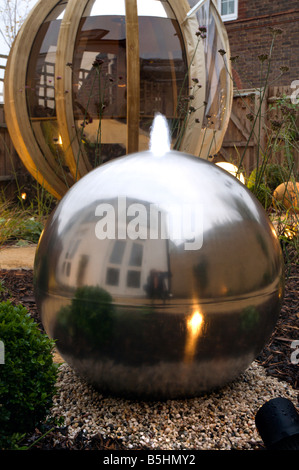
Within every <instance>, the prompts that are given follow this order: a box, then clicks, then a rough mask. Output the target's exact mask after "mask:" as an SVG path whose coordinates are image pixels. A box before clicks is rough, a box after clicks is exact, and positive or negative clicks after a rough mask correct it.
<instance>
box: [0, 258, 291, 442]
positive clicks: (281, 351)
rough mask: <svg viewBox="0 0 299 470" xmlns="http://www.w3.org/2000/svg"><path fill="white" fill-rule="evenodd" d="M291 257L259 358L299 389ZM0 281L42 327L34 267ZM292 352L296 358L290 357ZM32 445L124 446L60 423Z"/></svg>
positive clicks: (0, 274) (5, 293) (0, 273)
mask: <svg viewBox="0 0 299 470" xmlns="http://www.w3.org/2000/svg"><path fill="white" fill-rule="evenodd" d="M290 255H291V256H290ZM288 258H290V259H291V261H290V260H289V261H288V263H287V264H286V283H285V295H284V301H283V306H282V309H281V312H280V316H279V319H278V321H277V324H276V327H275V329H274V331H273V334H272V335H271V337H270V339H269V341H268V343H267V344H266V346H265V347H264V349H263V351H262V352H261V353H260V355H259V356H258V357H257V359H256V360H257V362H258V363H259V364H260V365H261V366H263V367H264V368H265V371H266V373H267V375H269V376H272V377H276V378H277V379H278V380H280V381H284V382H287V383H288V384H289V385H291V386H292V387H293V388H294V389H295V390H299V374H298V368H299V364H296V363H294V362H298V359H299V353H298V354H297V353H296V350H295V349H294V343H293V341H299V298H298V292H299V263H298V258H297V253H294V252H290V253H289V254H288ZM0 281H1V285H0V287H1V289H0V301H5V300H10V301H11V302H12V303H14V304H18V303H21V304H22V305H23V306H25V307H26V308H27V310H28V311H29V313H30V314H31V315H32V317H33V318H34V320H35V321H36V322H37V323H38V325H39V326H40V328H41V329H43V326H42V324H41V321H40V317H39V314H38V311H37V308H36V304H35V298H34V292H33V271H32V270H0ZM292 343H293V344H292ZM297 348H298V346H297ZM292 353H294V354H293V356H295V358H297V361H291V355H292ZM298 402H299V393H298ZM296 405H297V404H295V406H296ZM44 431H45V429H44V428H41V429H36V431H35V432H34V433H33V434H32V435H31V436H29V437H27V438H26V445H29V444H31V443H33V442H34V441H36V440H37V439H38V438H40V437H41V436H42V434H43V433H44ZM33 449H35V450H47V449H49V450H50V449H51V450H52V449H56V450H60V449H70V450H122V449H124V447H123V446H122V443H121V441H120V440H117V439H106V440H105V439H103V437H102V436H100V435H97V436H95V437H94V438H93V439H92V440H91V441H88V442H87V440H86V439H85V438H84V436H82V435H78V436H77V438H76V440H75V441H70V440H69V439H68V436H67V429H65V435H64V428H63V427H62V428H61V427H60V428H57V429H54V430H53V431H51V432H49V433H48V434H47V436H46V437H44V438H43V439H41V440H40V441H39V442H37V443H36V444H35V445H34V447H33Z"/></svg>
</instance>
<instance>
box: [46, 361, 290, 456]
mask: <svg viewBox="0 0 299 470" xmlns="http://www.w3.org/2000/svg"><path fill="white" fill-rule="evenodd" d="M278 396H281V397H285V398H288V399H289V400H291V401H292V402H293V404H294V405H295V406H297V403H298V401H297V400H298V397H297V396H298V391H295V390H294V389H293V388H292V387H291V386H290V385H289V384H287V383H285V382H281V381H278V380H277V379H276V378H273V377H269V376H267V375H266V372H265V370H264V369H263V368H262V367H261V366H260V365H258V364H257V363H256V362H253V363H252V364H251V365H250V367H249V368H248V369H247V370H246V371H245V372H244V373H243V374H241V375H240V377H239V378H238V379H237V380H235V381H234V382H232V383H230V384H228V385H226V386H225V387H223V388H222V389H220V390H217V391H214V392H211V393H208V394H205V395H202V396H200V397H196V398H188V399H180V400H166V401H163V402H162V401H150V402H143V401H135V400H126V399H122V398H116V397H109V396H104V395H102V394H101V393H100V392H98V391H97V390H95V389H94V388H93V387H92V386H90V385H89V384H87V383H86V382H85V381H84V380H83V379H82V378H81V377H79V376H77V374H76V373H75V372H74V371H73V369H71V368H70V366H68V364H67V363H63V364H61V365H60V367H59V376H58V381H57V394H56V395H55V396H54V403H53V407H52V410H51V416H53V417H56V418H60V417H61V416H63V417H64V425H67V426H68V435H69V438H71V439H75V438H76V436H77V435H78V433H79V432H81V433H82V432H83V433H84V436H85V437H86V438H87V439H91V438H92V437H93V436H95V435H98V434H100V435H102V436H103V437H104V438H108V437H110V438H113V439H115V438H117V439H121V441H122V444H123V445H124V446H125V447H126V448H127V449H128V450H129V449H131V450H132V449H137V448H140V447H142V448H147V449H149V450H211V449H212V450H254V449H255V448H257V447H258V446H260V445H263V442H262V440H261V438H260V436H259V434H258V432H257V429H256V426H255V415H256V413H257V411H258V409H259V408H260V407H261V406H262V405H263V404H264V403H265V402H266V401H268V400H270V399H272V398H276V397H278Z"/></svg>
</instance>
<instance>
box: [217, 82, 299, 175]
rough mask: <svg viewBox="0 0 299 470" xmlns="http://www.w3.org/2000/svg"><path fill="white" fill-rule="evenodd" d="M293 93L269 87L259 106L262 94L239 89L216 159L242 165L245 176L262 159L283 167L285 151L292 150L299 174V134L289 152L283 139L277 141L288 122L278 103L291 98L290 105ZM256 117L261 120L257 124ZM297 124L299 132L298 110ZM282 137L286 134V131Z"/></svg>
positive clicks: (285, 89) (296, 170)
mask: <svg viewBox="0 0 299 470" xmlns="http://www.w3.org/2000/svg"><path fill="white" fill-rule="evenodd" d="M292 92H293V90H292V89H291V88H290V87H279V86H276V87H271V88H268V89H267V90H265V96H264V99H263V100H262V104H261V105H260V103H261V99H260V92H258V91H256V90H236V91H235V93H234V99H233V106H232V113H231V116H230V122H229V125H228V129H227V131H226V134H225V137H224V140H223V144H222V148H221V150H220V155H218V156H217V157H216V160H221V159H224V160H226V161H229V162H232V163H235V164H237V165H239V163H240V162H241V164H242V167H243V168H244V170H245V173H246V175H247V176H249V174H250V173H251V171H252V170H253V169H254V168H255V167H256V166H257V164H258V163H259V164H260V163H261V161H262V159H263V158H266V159H267V162H269V163H270V162H271V163H279V164H282V163H283V162H285V161H286V158H287V154H286V152H287V151H290V152H291V154H292V158H293V159H294V170H295V172H298V169H299V152H298V148H299V135H298V134H297V136H296V138H297V141H294V142H293V143H295V145H294V146H291V148H290V149H286V146H285V142H284V141H283V139H281V138H280V139H277V135H278V127H279V126H280V125H281V124H282V122H283V120H284V119H286V111H285V109H284V108H282V109H280V110H278V109H277V103H278V101H277V100H279V99H281V98H282V97H284V96H286V97H289V100H288V102H289V103H290V104H291V103H292V101H291V99H290V97H291V95H292ZM256 115H259V116H260V117H259V118H258V119H257V120H256V122H255V116H256ZM295 121H296V125H297V129H298V128H299V114H298V107H297V114H296V116H295ZM275 126H276V128H275ZM277 126H278V127H277ZM280 134H283V131H281V133H280Z"/></svg>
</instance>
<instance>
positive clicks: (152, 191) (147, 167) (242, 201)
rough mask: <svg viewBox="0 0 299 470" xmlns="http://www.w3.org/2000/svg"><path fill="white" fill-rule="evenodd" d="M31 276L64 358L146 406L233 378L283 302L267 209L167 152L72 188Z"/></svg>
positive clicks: (100, 172)
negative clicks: (139, 400)
mask: <svg viewBox="0 0 299 470" xmlns="http://www.w3.org/2000/svg"><path fill="white" fill-rule="evenodd" d="M158 134H159V130H158ZM159 149H160V150H159ZM34 274H35V276H34V277H35V292H36V300H37V305H38V308H39V311H40V314H41V318H42V321H43V324H44V327H45V329H46V331H47V333H48V334H49V336H50V337H52V338H54V339H55V340H56V341H57V343H56V345H57V348H58V351H59V352H60V354H61V355H62V357H63V358H64V359H65V360H66V361H67V362H68V363H69V364H70V366H71V367H73V368H74V369H75V370H76V371H77V372H78V373H79V374H80V375H81V376H82V377H84V378H85V379H86V380H87V381H88V382H89V383H91V384H93V385H95V386H96V387H97V388H99V389H100V390H101V391H102V392H104V393H110V394H114V395H118V396H127V397H132V398H141V399H147V398H149V399H165V398H166V399H167V398H180V397H190V396H196V395H199V394H201V393H203V392H207V391H210V390H212V389H214V388H215V387H221V386H223V385H224V384H226V383H227V382H228V381H231V380H232V379H234V378H236V377H237V376H238V375H239V374H240V373H242V372H243V371H244V370H245V369H246V368H247V367H248V366H249V365H250V363H251V362H252V361H253V360H254V359H255V358H256V356H257V355H258V354H259V352H260V351H261V349H262V348H263V347H264V345H265V343H266V342H267V340H268V338H269V337H270V335H271V333H272V331H273V329H274V326H275V323H276V321H277V317H278V314H279V311H280V307H281V302H282V298H283V282H284V281H283V262H282V255H281V249H280V244H279V241H278V239H277V237H276V234H275V231H274V228H273V226H272V225H271V223H270V221H269V219H268V217H267V215H266V213H265V211H264V209H263V208H262V206H261V205H260V203H259V202H258V201H257V200H256V199H255V198H254V196H253V195H252V194H251V193H250V191H249V190H248V189H247V188H246V187H245V186H244V185H243V184H242V183H241V182H240V181H238V180H237V178H235V177H234V176H232V175H230V174H229V173H227V172H226V171H225V170H223V169H221V168H219V167H217V166H216V165H214V164H213V163H210V162H207V161H205V160H202V159H198V158H196V157H193V156H191V155H187V154H182V153H179V152H176V151H171V150H170V148H168V147H167V148H166V149H164V150H163V151H161V147H160V146H159V145H157V142H153V144H152V146H151V148H150V150H149V151H144V152H141V153H136V154H131V155H129V156H125V157H121V158H119V159H117V160H114V161H112V162H110V163H106V164H104V165H102V166H101V167H99V168H97V169H95V170H93V171H92V172H90V173H89V174H87V175H86V176H84V177H83V178H82V179H81V180H80V181H78V182H77V183H76V184H75V185H74V186H73V187H72V188H71V189H70V190H69V191H68V193H67V194H66V195H65V196H64V198H63V199H62V200H61V202H60V203H59V205H58V206H57V208H56V210H55V211H54V213H53V214H52V215H51V218H50V220H49V221H48V224H47V226H46V228H45V230H44V232H43V234H42V236H41V239H40V242H39V245H38V248H37V252H36V258H35V273H34Z"/></svg>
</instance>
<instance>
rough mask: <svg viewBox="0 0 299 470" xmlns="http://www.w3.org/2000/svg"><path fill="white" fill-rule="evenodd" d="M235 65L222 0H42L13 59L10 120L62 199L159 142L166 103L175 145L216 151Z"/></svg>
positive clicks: (38, 171) (38, 174) (33, 166)
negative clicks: (85, 179)
mask: <svg viewBox="0 0 299 470" xmlns="http://www.w3.org/2000/svg"><path fill="white" fill-rule="evenodd" d="M219 50H220V51H221V50H222V51H225V54H224V53H222V54H221V53H219ZM230 72H231V70H230V61H229V44H228V39H227V34H226V30H225V28H224V25H223V23H222V21H221V18H220V16H219V13H218V11H217V8H216V6H215V3H214V0H200V1H198V2H195V1H194V0H161V1H160V0H111V1H110V2H104V1H103V0H68V1H63V0H61V1H59V2H58V1H57V0H48V1H47V2H45V0H39V2H38V3H37V4H36V6H35V7H34V8H33V10H32V11H31V13H30V15H29V16H28V18H27V20H26V21H25V23H24V24H23V26H22V28H21V30H20V32H19V34H18V36H17V38H16V40H15V43H14V45H13V47H12V49H11V53H10V56H9V60H8V66H7V69H6V74H5V114H6V120H7V125H8V130H9V132H10V135H11V138H12V140H13V143H14V146H15V148H16V150H17V152H18V154H19V156H20V158H21V159H22V161H23V163H24V164H25V166H26V168H27V169H28V171H29V172H30V173H31V174H32V175H33V176H34V177H35V178H36V179H37V180H38V182H39V183H40V184H42V185H44V187H45V188H46V189H47V190H48V191H49V192H50V193H52V194H53V195H54V196H55V197H56V198H57V199H60V198H61V197H62V196H63V195H64V194H65V193H66V191H67V190H68V188H69V187H70V186H72V185H73V184H74V183H75V182H76V181H77V180H78V179H80V178H81V177H82V176H84V175H85V174H86V173H88V172H89V171H91V170H92V169H93V168H95V167H97V166H98V165H100V164H101V163H103V162H106V161H109V160H111V159H114V158H118V157H120V156H122V155H125V154H130V153H134V152H138V151H143V150H146V149H148V147H149V136H150V129H151V125H152V122H153V119H154V116H155V114H156V113H161V114H163V115H164V116H166V118H167V121H168V123H169V129H170V133H171V140H172V147H173V148H174V149H176V150H180V151H182V152H185V153H190V154H193V155H195V156H198V157H201V158H204V159H207V158H208V157H209V156H210V155H215V154H216V153H217V152H218V151H219V149H220V147H221V145H222V140H223V136H224V133H225V131H226V128H227V125H228V120H229V116H230V111H231V104H232V90H233V84H232V81H231V78H230V76H231V73H230Z"/></svg>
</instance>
